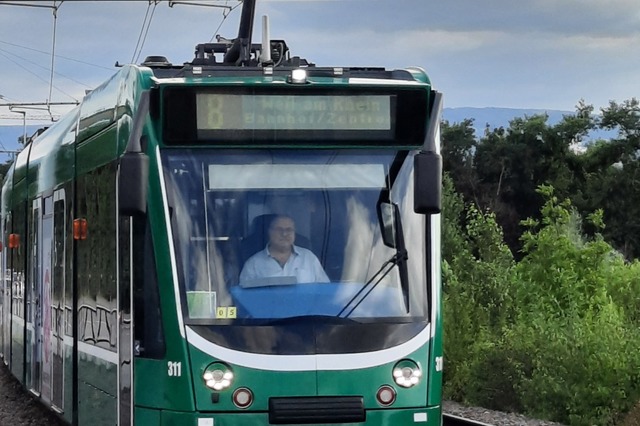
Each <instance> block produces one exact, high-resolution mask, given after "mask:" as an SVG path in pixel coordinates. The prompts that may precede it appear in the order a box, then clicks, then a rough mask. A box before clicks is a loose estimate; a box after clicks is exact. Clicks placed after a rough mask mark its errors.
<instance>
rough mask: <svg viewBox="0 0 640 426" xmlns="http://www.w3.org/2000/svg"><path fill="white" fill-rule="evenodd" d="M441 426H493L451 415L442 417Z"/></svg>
mask: <svg viewBox="0 0 640 426" xmlns="http://www.w3.org/2000/svg"><path fill="white" fill-rule="evenodd" d="M442 426H494V425H492V424H489V423H482V422H478V421H475V420H470V419H465V418H464V417H459V416H454V415H453V414H443V415H442Z"/></svg>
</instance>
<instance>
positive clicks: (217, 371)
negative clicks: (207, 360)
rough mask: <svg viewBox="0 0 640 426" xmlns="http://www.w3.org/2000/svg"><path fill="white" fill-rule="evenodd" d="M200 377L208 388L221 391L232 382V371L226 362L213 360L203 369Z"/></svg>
mask: <svg viewBox="0 0 640 426" xmlns="http://www.w3.org/2000/svg"><path fill="white" fill-rule="evenodd" d="M202 379H203V380H204V384H205V385H206V386H207V387H208V388H209V389H212V390H215V391H222V390H225V389H227V388H228V387H229V386H231V383H233V371H232V370H231V368H230V367H229V366H228V365H226V364H223V363H221V362H214V363H213V364H210V365H209V366H208V367H207V368H206V369H205V370H204V374H203V375H202Z"/></svg>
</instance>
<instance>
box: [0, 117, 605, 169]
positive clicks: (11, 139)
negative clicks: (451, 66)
mask: <svg viewBox="0 0 640 426" xmlns="http://www.w3.org/2000/svg"><path fill="white" fill-rule="evenodd" d="M545 113H546V114H548V115H549V119H548V121H547V122H548V123H549V124H550V125H553V124H556V123H558V122H559V121H560V120H562V117H563V116H564V115H570V114H574V111H558V110H544V109H516V108H492V107H487V108H470V107H461V108H445V109H444V110H443V118H444V119H445V120H447V121H448V122H449V123H451V124H453V123H460V122H462V121H463V120H464V119H467V118H472V119H473V120H474V122H473V128H474V129H475V131H476V137H478V138H480V137H482V135H484V130H485V128H486V127H487V126H488V127H489V129H491V130H493V129H495V128H499V127H504V128H508V127H509V121H511V120H513V119H514V118H516V117H524V116H529V117H530V116H532V115H535V114H545ZM40 127H42V126H40V125H29V126H27V136H31V135H32V134H34V133H35V131H36V130H37V129H39V128H40ZM21 136H22V126H0V150H2V151H18V150H20V149H22V145H20V144H19V143H18V138H19V137H21ZM615 136H616V132H614V131H602V130H599V131H596V132H593V133H592V134H590V135H589V138H588V139H589V140H595V139H610V138H613V137H615ZM9 158H10V154H7V153H5V152H0V163H4V162H5V161H7V160H8V159H9Z"/></svg>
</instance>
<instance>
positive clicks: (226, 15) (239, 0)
mask: <svg viewBox="0 0 640 426" xmlns="http://www.w3.org/2000/svg"><path fill="white" fill-rule="evenodd" d="M242 2H243V0H238V4H236V5H235V6H233V7H231V8H229V9H224V10H223V11H222V20H221V21H220V25H218V28H216V30H215V31H214V32H213V35H212V36H211V40H209V43H211V42H212V41H213V39H214V38H216V35H217V34H218V31H220V28H221V27H222V24H224V21H225V20H226V19H227V17H228V16H229V15H230V14H231V12H233V11H234V10H235V9H236V8H237V7H238V6H240V5H241V4H242ZM224 4H225V6H226V5H227V4H228V0H227V1H225V3H224Z"/></svg>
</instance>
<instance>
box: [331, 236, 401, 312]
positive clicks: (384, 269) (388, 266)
mask: <svg viewBox="0 0 640 426" xmlns="http://www.w3.org/2000/svg"><path fill="white" fill-rule="evenodd" d="M408 258H409V256H408V254H407V250H406V249H404V248H403V249H402V250H398V251H397V252H396V254H394V255H393V256H392V257H391V258H390V259H389V260H387V261H386V262H384V263H383V264H382V266H381V267H380V269H378V270H377V271H376V273H375V274H373V276H372V277H371V278H370V279H369V281H367V282H366V283H365V285H363V286H362V288H361V289H360V290H358V291H357V292H356V294H354V295H353V297H352V298H351V299H350V300H349V301H348V302H347V304H346V305H344V308H342V310H341V311H340V312H339V313H338V316H339V317H341V316H342V314H343V313H344V312H345V311H346V310H347V308H349V305H351V304H352V303H353V301H354V300H356V299H357V298H358V297H359V296H360V295H361V294H362V293H363V292H364V291H365V290H367V292H366V293H364V295H363V296H362V297H361V298H360V300H358V303H356V304H355V305H354V306H353V308H351V309H350V310H349V312H347V314H346V315H345V316H344V317H343V318H347V317H348V316H349V315H351V314H352V313H353V311H355V310H356V308H357V307H358V306H360V303H362V301H363V300H364V299H366V298H367V296H369V294H371V292H372V291H373V289H375V288H376V286H377V285H378V284H380V282H381V281H382V280H383V279H384V277H386V276H387V275H388V274H389V272H391V270H392V269H393V268H394V266H396V265H401V266H400V280H401V286H402V293H403V295H404V302H405V307H406V308H407V312H409V300H408V291H407V290H408V289H405V287H407V285H405V282H406V279H404V280H403V279H402V276H403V273H402V270H403V269H404V271H405V272H406V270H407V259H408ZM402 265H404V267H402ZM378 276H379V278H378ZM376 278H377V280H376ZM405 278H406V275H405ZM374 281H375V282H374ZM369 286H370V288H368V287H369Z"/></svg>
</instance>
